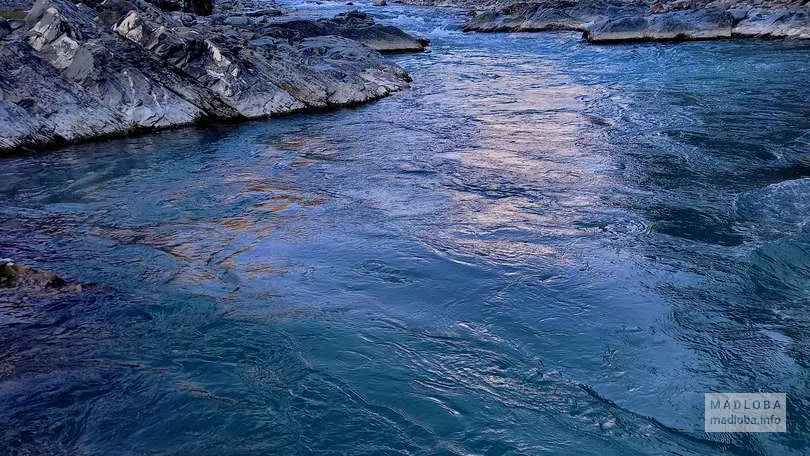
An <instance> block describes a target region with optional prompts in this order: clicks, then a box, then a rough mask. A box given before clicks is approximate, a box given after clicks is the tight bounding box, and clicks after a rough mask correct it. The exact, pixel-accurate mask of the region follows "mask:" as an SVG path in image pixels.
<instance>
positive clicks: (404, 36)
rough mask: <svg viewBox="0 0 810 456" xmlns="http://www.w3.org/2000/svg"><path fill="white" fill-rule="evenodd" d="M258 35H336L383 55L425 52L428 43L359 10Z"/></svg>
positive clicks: (294, 37)
mask: <svg viewBox="0 0 810 456" xmlns="http://www.w3.org/2000/svg"><path fill="white" fill-rule="evenodd" d="M257 32H258V33H259V34H260V35H262V36H267V37H274V38H284V39H288V40H292V41H295V40H300V39H303V38H312V37H318V36H328V35H335V36H341V37H344V38H348V39H351V40H355V41H358V42H360V43H363V44H365V45H366V46H368V47H370V48H372V49H376V50H378V51H380V52H415V51H421V50H424V49H425V48H426V47H427V45H428V40H426V39H423V38H418V37H415V36H412V35H410V34H408V33H405V32H403V31H402V30H400V29H398V28H396V27H391V26H385V25H381V24H377V23H375V22H374V19H373V18H372V17H371V16H370V15H368V14H366V13H362V12H360V11H351V12H348V13H343V14H338V15H337V16H335V17H334V18H332V19H321V20H318V21H307V20H296V21H290V22H277V23H274V24H272V25H269V26H265V27H263V28H258V29H257Z"/></svg>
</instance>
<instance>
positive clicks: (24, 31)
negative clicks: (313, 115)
mask: <svg viewBox="0 0 810 456" xmlns="http://www.w3.org/2000/svg"><path fill="white" fill-rule="evenodd" d="M92 5H95V6H92ZM184 18H185V15H183V14H179V13H166V12H164V11H163V10H161V9H160V8H158V7H156V6H155V5H153V4H151V3H149V2H146V1H143V0H105V1H103V2H98V3H94V2H92V1H88V2H85V3H74V2H72V1H68V0H39V1H38V2H37V3H36V4H35V5H34V7H33V8H32V9H31V12H30V13H29V14H28V16H27V18H26V22H25V25H24V26H23V27H21V28H19V29H18V30H15V31H12V32H10V33H9V32H6V36H5V38H3V39H2V40H3V41H0V61H2V62H3V65H2V66H0V151H4V150H11V149H16V148H22V147H27V148H31V147H37V146H42V145H47V144H54V143H63V142H72V141H77V140H83V139H89V138H95V137H99V136H106V135H123V134H127V133H130V132H133V131H139V130H144V129H155V128H165V127H169V126H175V125H184V124H189V123H193V122H197V121H200V120H204V119H234V118H237V119H238V118H257V117H264V116H272V115H277V114H284V113H289V112H293V111H297V110H302V109H307V108H323V107H329V106H341V105H350V104H355V103H360V102H365V101H369V100H374V99H377V98H380V97H383V96H385V95H387V94H389V93H391V92H393V91H397V90H401V89H404V88H406V87H408V83H409V81H410V77H409V76H408V74H407V73H406V72H405V71H404V70H403V69H402V68H400V67H398V66H397V65H395V64H393V63H391V62H389V61H387V60H385V59H384V58H383V57H382V56H381V55H380V54H379V53H377V52H376V51H374V50H372V49H370V48H369V47H366V46H364V45H363V44H361V43H360V42H359V41H357V40H362V41H364V42H366V43H367V44H370V45H374V44H375V42H374V38H373V37H375V36H376V37H380V36H385V37H386V39H388V40H389V42H393V40H400V41H398V43H400V45H401V44H402V43H403V42H405V41H407V38H406V36H408V35H407V34H404V32H401V31H400V30H399V29H396V28H394V27H383V26H378V25H376V24H374V23H373V20H371V19H370V18H368V17H363V18H360V17H338V18H335V19H334V20H332V22H330V21H309V22H307V21H299V22H300V24H299V25H297V26H294V27H287V29H288V30H290V31H291V33H287V34H286V35H285V34H279V33H277V30H278V29H280V28H284V26H275V27H268V28H266V29H265V28H261V27H254V28H251V29H250V30H249V32H250V33H249V34H248V35H249V36H245V34H243V33H240V30H242V29H241V28H236V29H234V28H232V27H231V26H227V25H215V24H214V23H213V21H201V20H199V18H197V19H198V20H194V21H192V20H184ZM329 27H331V29H330V28H329ZM354 27H356V28H357V30H352V28H354ZM309 29H312V30H325V31H323V32H320V33H309V32H302V30H303V31H306V30H309ZM372 31H373V32H374V33H371V32H372ZM226 32H228V33H226ZM334 35H340V36H334ZM352 38H354V39H352ZM398 46H399V45H398ZM378 47H380V48H384V47H385V46H383V45H381V44H380V45H379V46H378ZM422 47H423V46H422ZM412 49H414V50H417V49H421V48H418V47H416V46H414V47H412Z"/></svg>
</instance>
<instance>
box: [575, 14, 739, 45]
mask: <svg viewBox="0 0 810 456" xmlns="http://www.w3.org/2000/svg"><path fill="white" fill-rule="evenodd" d="M733 25H734V19H733V17H732V16H731V14H729V13H728V12H727V11H725V10H711V9H710V10H706V9H698V10H683V11H673V12H669V13H661V14H651V15H648V16H626V17H620V18H618V19H605V20H603V21H599V22H597V23H595V24H593V25H592V26H590V27H589V28H588V30H586V32H585V35H584V36H585V39H586V40H588V41H590V42H592V43H618V42H628V41H683V40H707V39H718V38H731V29H732V26H733Z"/></svg>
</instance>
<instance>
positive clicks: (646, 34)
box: [413, 0, 810, 43]
mask: <svg viewBox="0 0 810 456" xmlns="http://www.w3.org/2000/svg"><path fill="white" fill-rule="evenodd" d="M413 2H415V3H421V4H425V3H428V4H429V3H433V2H432V0H413ZM440 4H442V5H446V4H453V5H455V6H462V7H467V8H472V9H473V10H474V16H473V17H472V18H471V19H469V20H468V21H467V22H466V23H465V24H464V30H466V31H477V32H516V31H517V32H537V31H546V30H576V31H581V32H583V33H584V37H585V39H587V40H588V41H590V42H593V43H615V42H628V41H679V40H706V39H729V38H767V39H776V38H779V39H782V38H784V39H808V38H810V2H808V1H807V0H778V1H757V0H754V1H750V2H748V1H738V0H675V1H664V2H659V1H646V0H624V1H623V0H536V1H515V0H489V1H488V0H481V1H477V0H441V3H440Z"/></svg>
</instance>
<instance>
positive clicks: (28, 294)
mask: <svg viewBox="0 0 810 456" xmlns="http://www.w3.org/2000/svg"><path fill="white" fill-rule="evenodd" d="M83 288H84V285H81V284H74V283H69V282H67V281H66V280H65V279H63V278H61V277H59V276H57V275H56V274H54V273H53V272H48V271H38V270H36V269H33V268H30V267H27V266H23V265H19V264H16V263H14V262H13V261H12V260H11V259H8V258H4V259H0V299H2V300H10V301H24V300H26V299H27V298H37V297H48V296H53V295H58V294H61V293H75V292H79V291H82V289H83Z"/></svg>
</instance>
